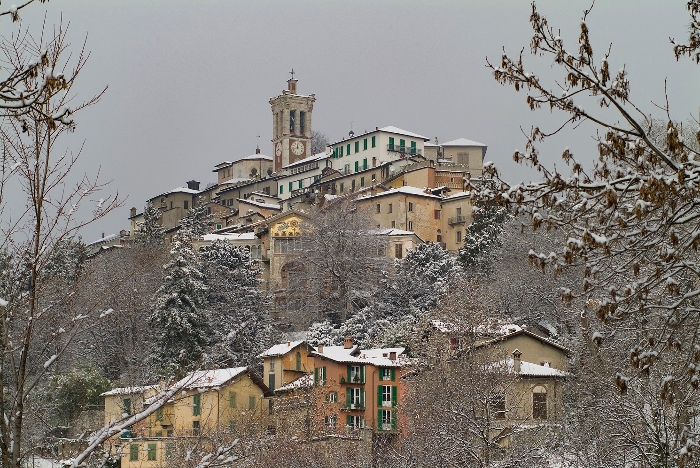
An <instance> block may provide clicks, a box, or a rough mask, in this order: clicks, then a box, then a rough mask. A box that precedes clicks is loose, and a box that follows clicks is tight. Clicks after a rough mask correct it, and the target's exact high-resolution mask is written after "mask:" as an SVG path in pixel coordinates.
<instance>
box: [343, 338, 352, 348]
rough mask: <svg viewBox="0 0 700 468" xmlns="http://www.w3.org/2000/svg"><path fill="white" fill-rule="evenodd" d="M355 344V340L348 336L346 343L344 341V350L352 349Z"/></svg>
mask: <svg viewBox="0 0 700 468" xmlns="http://www.w3.org/2000/svg"><path fill="white" fill-rule="evenodd" d="M354 343H355V340H354V339H353V338H352V336H346V337H345V341H343V348H345V349H350V348H352V345H353V344H354Z"/></svg>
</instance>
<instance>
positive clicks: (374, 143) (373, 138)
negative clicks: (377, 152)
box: [372, 137, 377, 148]
mask: <svg viewBox="0 0 700 468" xmlns="http://www.w3.org/2000/svg"><path fill="white" fill-rule="evenodd" d="M375 138H377V137H372V148H374V147H375V146H376V142H377V140H376V139H375Z"/></svg>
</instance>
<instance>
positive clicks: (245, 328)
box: [201, 240, 272, 367]
mask: <svg viewBox="0 0 700 468" xmlns="http://www.w3.org/2000/svg"><path fill="white" fill-rule="evenodd" d="M201 257H202V260H203V261H204V271H205V278H206V284H207V286H208V289H207V299H208V302H209V307H210V309H211V314H210V324H211V328H212V330H213V340H212V347H211V349H210V352H209V359H210V360H211V362H212V363H214V365H216V366H219V367H223V366H256V365H257V364H259V362H258V360H257V355H258V354H260V353H262V352H263V351H265V349H267V348H268V347H269V346H270V345H271V344H272V327H271V319H270V316H269V314H268V312H267V310H268V307H269V301H268V298H267V296H266V294H265V293H264V292H263V291H262V290H261V289H260V287H259V283H260V279H259V277H260V274H261V271H260V266H259V264H258V263H257V262H256V261H254V260H252V259H251V258H250V253H249V252H248V249H246V248H245V247H240V246H234V245H231V244H229V243H228V242H225V241H222V240H217V241H215V242H213V243H212V244H211V245H209V246H207V247H204V248H203V249H202V252H201Z"/></svg>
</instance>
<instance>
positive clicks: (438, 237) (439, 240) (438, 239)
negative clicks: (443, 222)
mask: <svg viewBox="0 0 700 468" xmlns="http://www.w3.org/2000/svg"><path fill="white" fill-rule="evenodd" d="M437 241H438V242H442V236H441V235H440V234H438V235H437Z"/></svg>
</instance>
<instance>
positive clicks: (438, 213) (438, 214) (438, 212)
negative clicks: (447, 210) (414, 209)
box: [435, 210, 440, 219]
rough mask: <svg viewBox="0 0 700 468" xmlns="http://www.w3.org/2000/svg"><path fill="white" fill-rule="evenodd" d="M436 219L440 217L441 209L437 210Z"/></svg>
mask: <svg viewBox="0 0 700 468" xmlns="http://www.w3.org/2000/svg"><path fill="white" fill-rule="evenodd" d="M435 219H440V210H435Z"/></svg>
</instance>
